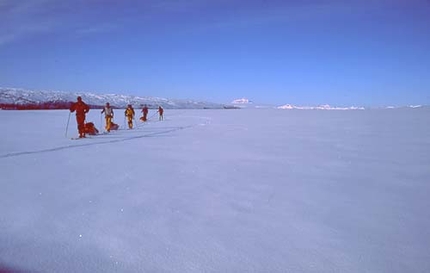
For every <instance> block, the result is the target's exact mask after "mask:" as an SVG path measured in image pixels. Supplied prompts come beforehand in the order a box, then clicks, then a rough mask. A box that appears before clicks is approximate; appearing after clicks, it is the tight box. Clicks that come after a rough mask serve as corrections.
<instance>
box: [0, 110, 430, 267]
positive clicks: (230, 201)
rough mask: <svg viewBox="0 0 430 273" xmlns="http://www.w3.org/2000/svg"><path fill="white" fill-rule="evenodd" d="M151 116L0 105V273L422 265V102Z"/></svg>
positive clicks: (428, 172)
mask: <svg viewBox="0 0 430 273" xmlns="http://www.w3.org/2000/svg"><path fill="white" fill-rule="evenodd" d="M153 113H154V112H153V111H152V112H150V114H149V116H152V114H153ZM122 114H123V111H121V110H117V111H116V119H115V122H116V123H118V124H120V125H123V124H124V120H123V115H122ZM165 114H166V116H165V121H162V122H159V121H157V119H156V117H152V119H151V120H150V122H148V123H146V124H141V123H139V124H138V126H137V128H136V129H134V130H119V131H115V132H112V133H110V134H106V135H99V136H94V137H91V138H89V139H81V140H71V139H70V137H72V136H76V135H77V130H76V122H75V119H74V115H72V116H71V118H70V124H69V128H68V135H67V137H66V136H65V131H66V130H65V129H66V124H67V120H68V117H69V113H68V111H0V121H1V127H2V131H1V135H0V171H1V176H0V177H1V184H0V185H1V188H0V271H1V268H8V269H9V270H18V271H20V272H27V271H30V272H360V273H361V272H389V273H394V272H399V273H403V272H423V273H424V272H430V247H429V246H430V214H429V209H430V198H429V194H430V111H429V109H395V110H364V111H318V110H291V111H283V110H275V109H260V110H256V109H243V110H168V111H166V113H165ZM87 121H93V122H94V123H95V124H96V127H97V128H98V129H101V128H100V123H101V119H100V112H99V110H92V111H90V113H89V115H88V118H87Z"/></svg>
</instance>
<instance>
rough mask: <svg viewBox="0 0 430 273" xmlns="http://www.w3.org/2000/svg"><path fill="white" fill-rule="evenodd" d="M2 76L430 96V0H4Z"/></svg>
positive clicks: (299, 95) (156, 92)
mask: <svg viewBox="0 0 430 273" xmlns="http://www.w3.org/2000/svg"><path fill="white" fill-rule="evenodd" d="M0 18H1V19H0V22H1V23H0V63H1V65H0V86H2V87H19V88H28V89H36V90H61V91H91V92H95V93H119V94H131V95H139V96H159V97H166V98H183V99H197V100H206V101H212V102H230V101H232V100H233V99H237V98H242V97H246V98H248V99H251V100H253V101H256V102H260V103H273V104H286V103H291V104H297V105H316V104H325V103H327V104H330V105H338V106H348V105H357V106H377V105H408V104H430V0H348V1H346V0H319V1H317V0H294V1H293V0H283V1H276V0H274V1H270V0H259V1H257V0H243V1H238V0H146V1H145V0H142V1H127V0H122V1H121V0H115V1H113V0H104V1H102V0H75V1H66V0H63V1H57V0H19V1H17V0H0Z"/></svg>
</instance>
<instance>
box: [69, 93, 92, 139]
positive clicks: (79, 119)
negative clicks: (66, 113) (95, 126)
mask: <svg viewBox="0 0 430 273" xmlns="http://www.w3.org/2000/svg"><path fill="white" fill-rule="evenodd" d="M69 110H70V112H71V113H73V112H75V111H76V123H77V124H78V132H79V138H83V137H85V115H86V114H87V113H88V112H89V111H90V107H89V106H88V105H87V104H86V103H85V102H83V101H82V98H81V96H78V97H77V101H76V102H74V103H72V105H71V106H70V109H69Z"/></svg>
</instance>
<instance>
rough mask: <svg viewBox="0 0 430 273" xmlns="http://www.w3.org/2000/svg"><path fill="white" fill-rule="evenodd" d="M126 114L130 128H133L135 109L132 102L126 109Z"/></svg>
mask: <svg viewBox="0 0 430 273" xmlns="http://www.w3.org/2000/svg"><path fill="white" fill-rule="evenodd" d="M124 114H125V116H126V117H127V122H128V128H129V129H133V119H134V109H133V106H131V104H129V105H128V106H127V109H125V112H124Z"/></svg>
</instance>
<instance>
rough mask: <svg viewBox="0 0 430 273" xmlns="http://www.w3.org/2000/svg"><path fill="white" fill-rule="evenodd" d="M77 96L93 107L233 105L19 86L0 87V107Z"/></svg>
mask: <svg viewBox="0 0 430 273" xmlns="http://www.w3.org/2000/svg"><path fill="white" fill-rule="evenodd" d="M78 96H81V97H82V100H83V101H84V102H85V103H87V104H88V105H90V106H92V107H93V108H101V107H103V106H104V105H105V104H106V102H109V104H110V105H112V106H113V107H116V108H125V107H127V105H128V104H131V105H133V106H134V107H136V108H139V107H141V106H143V105H145V104H146V105H147V106H148V107H149V108H155V107H158V106H159V105H160V106H161V107H163V108H166V109H175V108H176V109H226V108H234V106H231V105H223V104H217V103H211V102H200V101H193V100H176V99H166V98H158V97H139V96H131V95H119V94H94V93H89V92H59V91H34V90H26V89H19V88H2V87H0V108H2V109H67V108H69V106H70V103H71V102H75V101H76V98H77V97H78Z"/></svg>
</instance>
